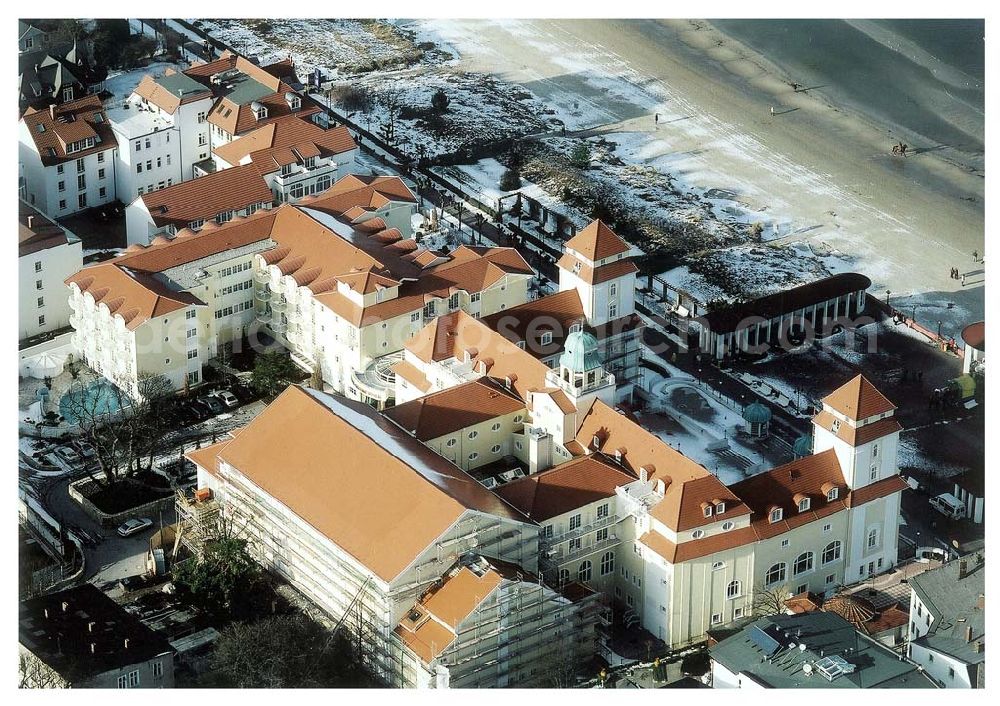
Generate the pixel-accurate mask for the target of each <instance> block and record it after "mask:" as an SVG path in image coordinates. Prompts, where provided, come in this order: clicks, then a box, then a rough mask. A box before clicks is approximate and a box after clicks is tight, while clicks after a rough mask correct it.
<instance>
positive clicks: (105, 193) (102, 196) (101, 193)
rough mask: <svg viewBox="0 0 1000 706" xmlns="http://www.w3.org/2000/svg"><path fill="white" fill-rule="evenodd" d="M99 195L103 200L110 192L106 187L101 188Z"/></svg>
mask: <svg viewBox="0 0 1000 706" xmlns="http://www.w3.org/2000/svg"><path fill="white" fill-rule="evenodd" d="M97 193H98V195H99V196H100V197H101V198H102V199H103V198H105V197H106V196H107V195H108V190H107V189H106V188H105V187H103V186H102V187H101V190H100V191H98V192H97Z"/></svg>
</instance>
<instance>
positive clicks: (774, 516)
mask: <svg viewBox="0 0 1000 706" xmlns="http://www.w3.org/2000/svg"><path fill="white" fill-rule="evenodd" d="M783 514H784V513H782V511H781V508H780V507H772V508H771V512H770V514H769V515H768V518H767V520H768V522H770V523H771V524H774V523H775V522H781V518H782V515H783Z"/></svg>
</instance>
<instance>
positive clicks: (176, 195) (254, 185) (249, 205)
mask: <svg viewBox="0 0 1000 706" xmlns="http://www.w3.org/2000/svg"><path fill="white" fill-rule="evenodd" d="M162 183H163V186H162V187H161V186H160V182H158V183H157V184H154V185H153V186H154V187H155V188H154V189H153V190H152V191H146V190H145V188H144V187H139V188H142V189H143V193H141V194H140V195H139V197H138V198H136V199H135V200H134V201H133V202H132V203H130V204H129V205H128V206H127V207H126V208H125V227H126V232H127V236H128V243H129V245H148V244H149V242H150V241H151V240H153V238H155V237H156V236H157V235H161V234H164V235H173V234H175V233H177V232H178V231H180V230H181V229H183V228H189V229H191V230H195V231H197V230H199V229H201V228H202V226H204V225H205V223H210V222H215V223H219V224H221V223H227V222H229V221H231V220H233V219H234V218H238V217H240V216H250V215H253V214H254V213H256V212H257V211H259V210H262V209H264V210H266V209H270V208H271V203H272V198H273V197H272V195H271V190H270V189H269V188H268V187H267V183H266V182H265V181H264V179H263V177H261V175H260V172H258V171H257V169H256V167H254V166H253V165H252V164H248V165H246V166H241V167H235V168H233V169H227V170H225V171H221V172H216V173H214V174H209V175H207V176H203V177H200V178H198V179H196V180H193V181H186V182H183V183H179V184H173V185H167V183H166V182H162Z"/></svg>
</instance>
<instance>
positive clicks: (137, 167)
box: [135, 162, 142, 174]
mask: <svg viewBox="0 0 1000 706" xmlns="http://www.w3.org/2000/svg"><path fill="white" fill-rule="evenodd" d="M135 173H136V174H142V162H136V163H135Z"/></svg>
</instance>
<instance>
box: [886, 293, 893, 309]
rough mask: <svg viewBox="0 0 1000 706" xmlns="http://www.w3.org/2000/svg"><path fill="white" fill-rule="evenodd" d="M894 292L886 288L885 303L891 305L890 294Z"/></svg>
mask: <svg viewBox="0 0 1000 706" xmlns="http://www.w3.org/2000/svg"><path fill="white" fill-rule="evenodd" d="M890 294H892V292H890V291H889V290H888V289H887V290H885V305H886V306H889V295H890Z"/></svg>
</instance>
